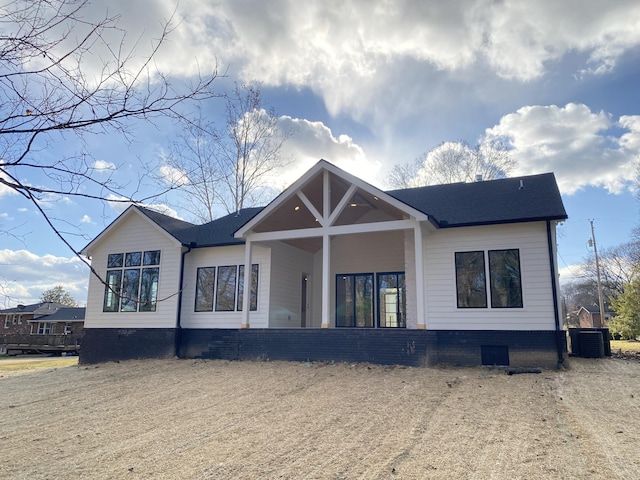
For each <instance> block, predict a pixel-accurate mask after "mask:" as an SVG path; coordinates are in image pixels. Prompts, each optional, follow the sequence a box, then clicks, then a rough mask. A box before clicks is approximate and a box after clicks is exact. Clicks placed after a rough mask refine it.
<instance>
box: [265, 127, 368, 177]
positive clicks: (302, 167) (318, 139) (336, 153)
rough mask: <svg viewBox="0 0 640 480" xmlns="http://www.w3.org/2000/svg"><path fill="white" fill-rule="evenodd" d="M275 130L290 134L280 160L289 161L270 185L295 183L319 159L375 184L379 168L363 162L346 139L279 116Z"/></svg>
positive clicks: (360, 152) (359, 151)
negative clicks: (287, 159)
mask: <svg viewBox="0 0 640 480" xmlns="http://www.w3.org/2000/svg"><path fill="white" fill-rule="evenodd" d="M278 127H279V128H280V129H282V130H283V131H291V132H292V135H291V137H290V138H289V139H288V140H287V142H286V143H285V144H284V147H283V152H282V154H283V156H284V157H285V158H290V159H291V160H292V162H291V164H289V165H287V168H286V169H285V171H284V172H280V173H279V175H278V177H277V178H275V179H273V181H272V183H274V184H276V186H277V187H279V188H282V187H285V186H287V185H289V184H291V183H292V182H293V181H295V180H297V179H298V178H299V177H300V176H301V175H303V174H304V172H305V171H307V170H308V169H309V168H310V167H311V166H312V165H314V164H315V163H316V162H318V161H319V160H320V159H324V160H327V161H328V162H330V163H333V164H334V165H336V166H337V167H340V168H342V169H343V170H345V171H347V172H349V173H351V174H353V175H356V176H358V177H360V178H362V179H363V180H365V181H368V182H371V183H376V180H377V177H378V175H379V173H380V168H381V165H380V164H379V163H378V162H372V161H370V160H367V157H366V155H365V152H364V150H363V149H362V147H360V146H359V145H358V144H356V143H355V142H354V141H353V139H352V138H351V137H349V136H347V135H339V136H337V137H336V136H334V134H333V132H332V131H331V129H330V128H329V127H327V126H326V125H324V124H323V123H322V122H312V121H309V120H304V119H300V118H291V117H289V116H282V117H280V118H279V121H278Z"/></svg>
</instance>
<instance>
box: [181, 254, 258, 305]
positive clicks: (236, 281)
mask: <svg viewBox="0 0 640 480" xmlns="http://www.w3.org/2000/svg"><path fill="white" fill-rule="evenodd" d="M258 268H259V267H258V264H257V263H254V264H253V265H251V295H250V298H249V309H250V310H251V311H256V310H258V273H259V270H258ZM243 294H244V265H225V266H220V267H200V268H198V270H197V273H196V298H195V308H194V310H195V311H196V312H211V311H213V310H214V307H215V311H216V312H233V311H242V308H243V298H244V295H243ZM214 304H215V305H214Z"/></svg>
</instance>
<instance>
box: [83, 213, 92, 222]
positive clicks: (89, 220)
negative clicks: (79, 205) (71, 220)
mask: <svg viewBox="0 0 640 480" xmlns="http://www.w3.org/2000/svg"><path fill="white" fill-rule="evenodd" d="M80 223H93V221H92V220H91V217H90V216H89V215H83V216H82V218H81V219H80Z"/></svg>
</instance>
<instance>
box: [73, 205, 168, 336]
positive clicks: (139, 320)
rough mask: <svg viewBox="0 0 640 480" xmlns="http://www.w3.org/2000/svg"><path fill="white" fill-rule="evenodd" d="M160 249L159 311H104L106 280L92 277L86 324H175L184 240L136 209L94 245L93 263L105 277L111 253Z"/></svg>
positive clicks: (117, 326) (142, 325)
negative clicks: (163, 228) (181, 247)
mask: <svg viewBox="0 0 640 480" xmlns="http://www.w3.org/2000/svg"><path fill="white" fill-rule="evenodd" d="M149 250H160V252H161V253H160V276H159V279H158V300H159V301H158V303H157V306H156V311H155V312H103V311H102V306H103V300H104V291H105V287H104V284H103V283H101V282H100V280H99V279H98V278H96V276H95V275H94V274H93V273H92V274H91V275H90V277H89V292H88V295H87V310H86V316H85V323H84V326H85V328H174V327H175V326H176V314H177V311H178V295H176V293H177V292H178V282H179V278H180V244H179V243H178V242H177V241H176V240H175V239H174V238H173V237H171V236H170V235H169V234H167V233H166V232H164V231H163V230H162V229H160V227H158V226H157V225H155V224H153V223H152V222H151V221H149V220H147V219H146V217H144V218H143V217H142V214H138V213H136V212H134V213H132V214H131V215H129V216H128V217H127V218H125V219H124V220H123V221H122V222H121V223H120V224H119V225H117V226H115V228H114V229H113V230H112V231H110V232H107V233H106V234H105V236H104V237H103V238H101V239H100V241H99V242H98V243H97V244H96V245H95V246H93V247H92V248H91V250H90V252H89V255H90V256H91V265H92V266H93V268H94V269H95V270H96V271H97V272H98V274H100V276H101V277H102V278H105V275H106V273H107V257H108V255H109V254H110V253H127V252H142V251H149Z"/></svg>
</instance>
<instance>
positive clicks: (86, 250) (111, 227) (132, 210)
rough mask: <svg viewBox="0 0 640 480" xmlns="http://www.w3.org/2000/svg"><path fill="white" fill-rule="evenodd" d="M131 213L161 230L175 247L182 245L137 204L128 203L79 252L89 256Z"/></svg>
mask: <svg viewBox="0 0 640 480" xmlns="http://www.w3.org/2000/svg"><path fill="white" fill-rule="evenodd" d="M131 215H138V216H139V217H141V218H143V219H144V220H145V221H146V222H148V223H149V225H151V226H152V227H153V228H155V229H156V230H158V231H159V232H161V233H162V234H163V235H165V236H166V237H167V238H169V239H170V240H171V241H173V242H174V243H175V245H176V246H177V247H179V246H181V245H182V244H181V243H180V242H179V241H178V240H177V239H176V238H175V237H174V236H173V235H171V234H170V233H169V232H167V231H166V230H165V229H164V228H162V227H161V226H160V225H158V224H157V223H156V222H154V221H153V220H151V219H150V218H149V217H147V216H146V215H145V214H144V213H142V212H141V211H140V210H139V209H138V207H137V206H135V205H130V206H129V207H128V208H127V209H126V210H125V211H124V212H122V213H121V214H120V215H119V216H118V218H116V219H115V220H114V221H113V222H111V223H110V224H109V225H108V226H107V228H105V229H104V230H103V231H102V232H100V233H99V234H98V236H97V237H96V238H94V239H93V240H91V242H89V244H88V245H87V246H86V247H84V248H83V249H82V250H81V251H80V254H82V255H84V256H85V257H90V256H91V250H92V249H93V248H94V247H95V246H96V245H98V244H99V243H100V242H101V241H102V239H103V238H104V237H106V236H107V235H108V234H109V233H110V232H112V231H113V230H115V229H117V228H118V226H119V225H120V224H121V223H123V222H124V221H125V220H126V219H127V218H129V217H130V216H131Z"/></svg>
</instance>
